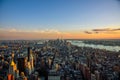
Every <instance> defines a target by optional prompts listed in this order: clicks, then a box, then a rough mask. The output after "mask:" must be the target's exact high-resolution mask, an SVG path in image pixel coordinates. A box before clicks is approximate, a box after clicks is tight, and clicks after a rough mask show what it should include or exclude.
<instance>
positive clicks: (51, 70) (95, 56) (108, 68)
mask: <svg viewBox="0 0 120 80" xmlns="http://www.w3.org/2000/svg"><path fill="white" fill-rule="evenodd" d="M0 80H120V53H119V52H111V51H106V50H100V49H93V48H90V47H77V46H74V45H71V43H70V42H68V41H67V40H61V39H57V40H44V41H39V40H33V41H27V40H15V41H0Z"/></svg>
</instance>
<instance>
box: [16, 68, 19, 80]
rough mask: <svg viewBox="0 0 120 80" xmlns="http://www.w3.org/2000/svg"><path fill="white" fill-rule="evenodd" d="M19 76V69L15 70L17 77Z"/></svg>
mask: <svg viewBox="0 0 120 80" xmlns="http://www.w3.org/2000/svg"><path fill="white" fill-rule="evenodd" d="M18 78H19V70H15V79H16V80H18Z"/></svg>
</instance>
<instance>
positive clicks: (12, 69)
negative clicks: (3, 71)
mask: <svg viewBox="0 0 120 80" xmlns="http://www.w3.org/2000/svg"><path fill="white" fill-rule="evenodd" d="M11 57H12V59H11V62H10V65H9V73H10V74H13V75H14V74H15V70H16V69H17V66H16V64H15V62H14V52H13V53H12V54H11Z"/></svg>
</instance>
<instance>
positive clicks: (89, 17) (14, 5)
mask: <svg viewBox="0 0 120 80" xmlns="http://www.w3.org/2000/svg"><path fill="white" fill-rule="evenodd" d="M57 38H63V39H120V1H119V0H99V1H98V0H1V1H0V39H1V40H14V39H27V40H28V39H57Z"/></svg>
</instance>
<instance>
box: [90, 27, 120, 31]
mask: <svg viewBox="0 0 120 80" xmlns="http://www.w3.org/2000/svg"><path fill="white" fill-rule="evenodd" d="M119 30H120V28H117V29H110V28H104V29H93V30H92V31H97V32H102V31H119Z"/></svg>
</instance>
